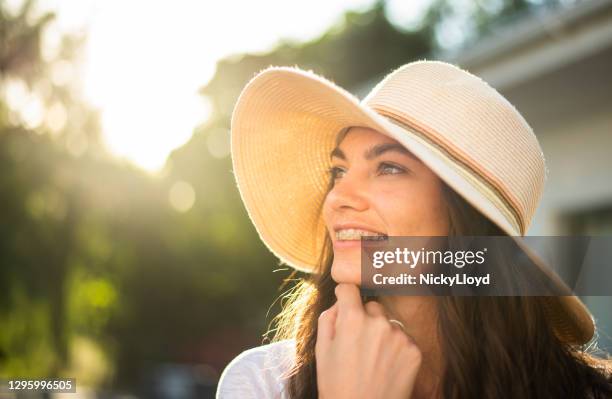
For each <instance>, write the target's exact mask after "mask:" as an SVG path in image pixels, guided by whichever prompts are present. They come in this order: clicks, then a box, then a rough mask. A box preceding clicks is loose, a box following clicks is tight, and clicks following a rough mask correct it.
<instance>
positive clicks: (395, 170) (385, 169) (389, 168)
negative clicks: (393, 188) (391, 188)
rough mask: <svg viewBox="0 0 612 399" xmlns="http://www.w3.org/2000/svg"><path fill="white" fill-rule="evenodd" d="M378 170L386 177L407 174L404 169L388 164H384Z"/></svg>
mask: <svg viewBox="0 0 612 399" xmlns="http://www.w3.org/2000/svg"><path fill="white" fill-rule="evenodd" d="M378 169H379V170H380V172H381V173H382V174H385V175H397V174H401V173H404V172H406V170H405V169H404V168H401V167H399V166H396V165H392V164H390V163H386V162H382V163H381V164H380V166H379V167H378Z"/></svg>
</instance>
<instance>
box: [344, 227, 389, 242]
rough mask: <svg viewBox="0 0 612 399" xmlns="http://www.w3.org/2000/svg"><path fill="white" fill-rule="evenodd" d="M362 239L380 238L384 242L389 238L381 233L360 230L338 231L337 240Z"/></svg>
mask: <svg viewBox="0 0 612 399" xmlns="http://www.w3.org/2000/svg"><path fill="white" fill-rule="evenodd" d="M361 237H379V239H381V240H382V239H385V238H386V237H387V236H386V235H384V234H381V233H375V232H373V231H367V230H360V229H342V230H338V231H336V239H337V240H359V239H361Z"/></svg>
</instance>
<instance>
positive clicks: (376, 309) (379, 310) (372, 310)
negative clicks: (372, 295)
mask: <svg viewBox="0 0 612 399" xmlns="http://www.w3.org/2000/svg"><path fill="white" fill-rule="evenodd" d="M363 307H364V309H365V311H366V313H367V315H368V316H372V317H380V316H382V317H386V316H387V312H386V311H385V308H384V306H383V305H381V304H380V303H378V302H376V301H368V302H366V304H365V305H364V306H363Z"/></svg>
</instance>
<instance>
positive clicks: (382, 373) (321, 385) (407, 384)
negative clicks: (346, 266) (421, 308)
mask: <svg viewBox="0 0 612 399" xmlns="http://www.w3.org/2000/svg"><path fill="white" fill-rule="evenodd" d="M336 298H337V301H336V303H335V304H334V305H333V306H332V307H330V308H329V309H327V310H326V311H324V312H322V313H321V315H320V316H319V321H318V330H317V343H316V346H315V356H316V360H317V385H318V391H319V398H322V399H341V398H351V399H358V398H367V399H377V398H381V399H382V398H384V399H406V398H409V397H410V396H411V394H412V390H413V387H414V381H415V377H416V375H417V372H418V371H419V367H420V365H421V352H420V350H419V348H418V347H417V346H416V344H415V343H414V341H413V340H412V338H410V337H409V336H408V335H407V334H405V333H404V332H403V331H402V329H401V327H399V326H397V325H394V324H393V323H390V322H389V320H388V318H387V315H386V313H385V310H384V308H383V306H382V305H381V304H379V303H377V302H368V303H366V304H365V306H364V305H363V304H362V302H361V297H360V294H359V288H358V287H357V286H356V285H354V284H344V283H341V284H338V285H337V286H336Z"/></svg>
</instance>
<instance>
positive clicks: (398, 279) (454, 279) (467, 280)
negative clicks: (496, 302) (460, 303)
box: [372, 273, 491, 287]
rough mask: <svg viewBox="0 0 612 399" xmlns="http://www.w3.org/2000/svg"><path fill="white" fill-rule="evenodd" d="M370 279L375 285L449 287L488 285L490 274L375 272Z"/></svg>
mask: <svg viewBox="0 0 612 399" xmlns="http://www.w3.org/2000/svg"><path fill="white" fill-rule="evenodd" d="M372 281H373V282H374V284H376V285H386V284H393V285H395V284H399V285H446V286H449V287H452V286H454V285H471V286H474V287H478V286H480V285H489V284H490V283H491V276H490V274H488V273H487V274H486V275H484V276H468V275H467V274H465V273H462V274H455V275H453V276H445V275H443V274H434V273H422V274H419V275H418V276H415V275H412V274H408V273H401V274H400V275H397V276H385V275H383V274H381V273H377V274H374V276H373V278H372Z"/></svg>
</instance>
